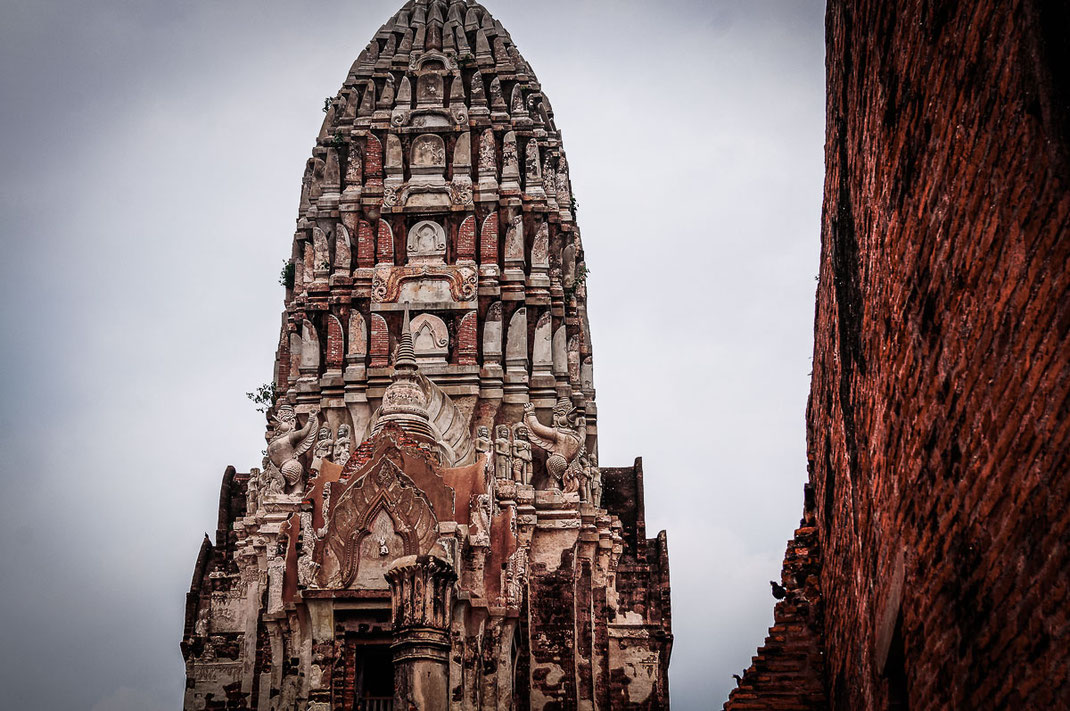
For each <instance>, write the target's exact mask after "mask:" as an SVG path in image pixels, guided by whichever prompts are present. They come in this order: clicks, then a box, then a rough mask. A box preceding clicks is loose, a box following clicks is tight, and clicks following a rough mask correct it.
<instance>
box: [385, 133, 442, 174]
mask: <svg viewBox="0 0 1070 711" xmlns="http://www.w3.org/2000/svg"><path fill="white" fill-rule="evenodd" d="M391 135H393V134H391ZM410 167H411V168H413V169H414V170H415V169H416V168H420V167H429V168H436V169H442V168H445V167H446V144H445V143H443V142H442V137H441V136H437V135H435V134H426V135H423V136H419V137H417V138H416V140H415V141H413V142H412V158H411V163H410Z"/></svg>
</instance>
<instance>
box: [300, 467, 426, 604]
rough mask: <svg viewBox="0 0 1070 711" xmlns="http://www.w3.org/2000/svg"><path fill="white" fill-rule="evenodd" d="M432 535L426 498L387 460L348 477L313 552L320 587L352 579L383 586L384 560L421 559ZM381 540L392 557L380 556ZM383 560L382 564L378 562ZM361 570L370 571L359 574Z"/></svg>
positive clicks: (348, 581) (345, 585) (368, 584)
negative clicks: (403, 557)
mask: <svg viewBox="0 0 1070 711" xmlns="http://www.w3.org/2000/svg"><path fill="white" fill-rule="evenodd" d="M437 536H438V520H437V518H436V517H435V514H434V511H433V509H432V508H431V504H430V503H429V502H428V500H427V497H426V495H425V494H424V493H423V492H422V491H421V490H420V489H419V488H418V487H417V486H416V485H415V484H413V482H412V480H411V479H409V478H408V477H407V476H406V475H405V474H404V473H403V472H402V471H401V469H400V468H399V467H398V466H397V465H396V464H394V463H393V462H392V461H390V460H389V459H383V460H382V461H381V462H380V463H379V464H378V467H377V468H376V469H373V470H368V471H366V472H364V473H363V475H361V476H357V477H354V478H353V483H352V484H350V485H349V487H348V488H347V489H346V490H345V491H344V492H342V494H341V495H340V496H339V497H338V500H337V503H335V505H334V511H333V513H332V516H331V519H330V522H329V523H328V526H327V533H326V536H325V537H324V539H323V541H322V544H323V545H321V548H320V549H319V551H318V553H317V561H318V562H320V564H321V567H320V571H319V579H318V582H319V584H320V587H332V588H337V587H349V586H350V585H352V584H353V583H354V581H357V580H358V579H359V580H360V581H361V583H362V584H366V585H367V586H369V587H378V588H380V589H381V588H384V587H386V586H385V584H384V583H383V581H382V573H383V572H385V568H383V567H382V566H383V565H385V564H386V563H387V562H389V561H384V559H385V558H387V557H397V556H402V555H423V554H426V553H427V552H428V551H430V550H431V547H432V546H433V545H434V544H435V540H436V539H437ZM380 537H382V538H385V539H386V542H387V545H388V547H389V549H390V553H391V554H393V555H392V556H381V555H380V550H381V548H380V544H379V541H378V539H379V538H380ZM379 561H384V562H379ZM365 566H368V567H370V570H368V571H363V570H362V568H364V567H365Z"/></svg>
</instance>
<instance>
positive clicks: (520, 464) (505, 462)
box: [476, 422, 532, 486]
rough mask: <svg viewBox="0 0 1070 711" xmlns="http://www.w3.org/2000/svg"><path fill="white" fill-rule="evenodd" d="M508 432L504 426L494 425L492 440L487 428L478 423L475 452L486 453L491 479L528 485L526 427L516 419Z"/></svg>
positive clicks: (529, 455) (528, 446)
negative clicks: (492, 477) (508, 480)
mask: <svg viewBox="0 0 1070 711" xmlns="http://www.w3.org/2000/svg"><path fill="white" fill-rule="evenodd" d="M511 435H512V436H511V437H510V428H509V426H508V425H498V426H497V427H496V428H495V438H494V440H493V442H492V441H491V438H490V428H489V427H487V426H486V425H480V426H479V428H478V429H477V430H476V452H481V453H486V454H487V457H488V459H487V468H488V470H489V473H491V474H493V476H494V478H497V479H510V480H512V481H515V482H518V483H520V484H524V485H528V486H530V485H531V474H532V468H531V460H532V457H531V443H530V442H529V441H528V428H527V427H526V426H525V425H524V423H522V422H518V423H516V424H515V425H513V427H512V432H511ZM492 447H493V449H492Z"/></svg>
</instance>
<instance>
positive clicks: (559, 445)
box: [475, 398, 602, 506]
mask: <svg viewBox="0 0 1070 711" xmlns="http://www.w3.org/2000/svg"><path fill="white" fill-rule="evenodd" d="M510 434H511V435H512V436H511V437H510ZM586 437H587V427H586V421H585V419H584V417H583V416H582V415H580V414H578V412H577V409H576V408H575V407H574V406H573V405H572V403H571V402H570V401H569V400H568V399H567V398H561V399H559V400H558V402H557V405H555V406H554V409H553V426H552V427H547V426H545V425H543V424H542V423H541V422H539V421H538V419H537V418H536V417H535V406H534V405H532V404H531V403H528V404H527V405H525V406H524V420H523V422H518V423H516V424H515V425H513V426H512V428H510V427H509V426H508V425H498V426H497V427H496V428H495V437H494V439H493V440H492V439H491V436H490V428H489V427H487V426H486V425H480V426H479V427H478V428H477V430H476V441H475V448H476V452H477V453H485V454H486V455H487V467H488V470H489V473H490V474H492V475H493V476H494V478H497V479H511V480H513V481H515V482H519V483H521V484H525V485H530V484H531V477H532V449H531V447H532V445H533V444H534V445H535V446H536V447H538V448H539V449H541V450H543V451H545V452H546V454H547V457H546V471H547V474H548V475H549V477H550V486H552V487H554V488H559V489H561V490H562V491H565V492H567V493H574V492H579V494H580V499H581V500H582V501H589V502H591V503H594V504H595V505H596V506H598V505H601V500H602V478H601V474H600V472H599V471H598V460H597V458H596V457H595V455H593V454H588V452H587V447H586V444H585V441H586Z"/></svg>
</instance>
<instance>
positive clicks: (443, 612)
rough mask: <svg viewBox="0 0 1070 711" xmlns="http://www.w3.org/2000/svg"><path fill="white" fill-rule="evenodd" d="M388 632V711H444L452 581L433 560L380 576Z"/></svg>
mask: <svg viewBox="0 0 1070 711" xmlns="http://www.w3.org/2000/svg"><path fill="white" fill-rule="evenodd" d="M386 579H387V582H389V583H390V598H391V602H392V605H393V627H394V644H393V647H392V648H393V651H394V708H398V709H410V708H415V709H420V711H446V709H448V708H449V652H450V640H449V627H450V622H451V619H452V610H453V584H454V582H455V581H456V580H457V575H456V573H454V571H453V566H451V565H450V564H449V563H447V562H446V561H444V560H442V559H441V558H439V557H437V556H434V555H425V556H405V557H403V558H399V559H398V560H397V561H395V562H394V564H393V565H391V566H390V570H388V571H387V573H386Z"/></svg>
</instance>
